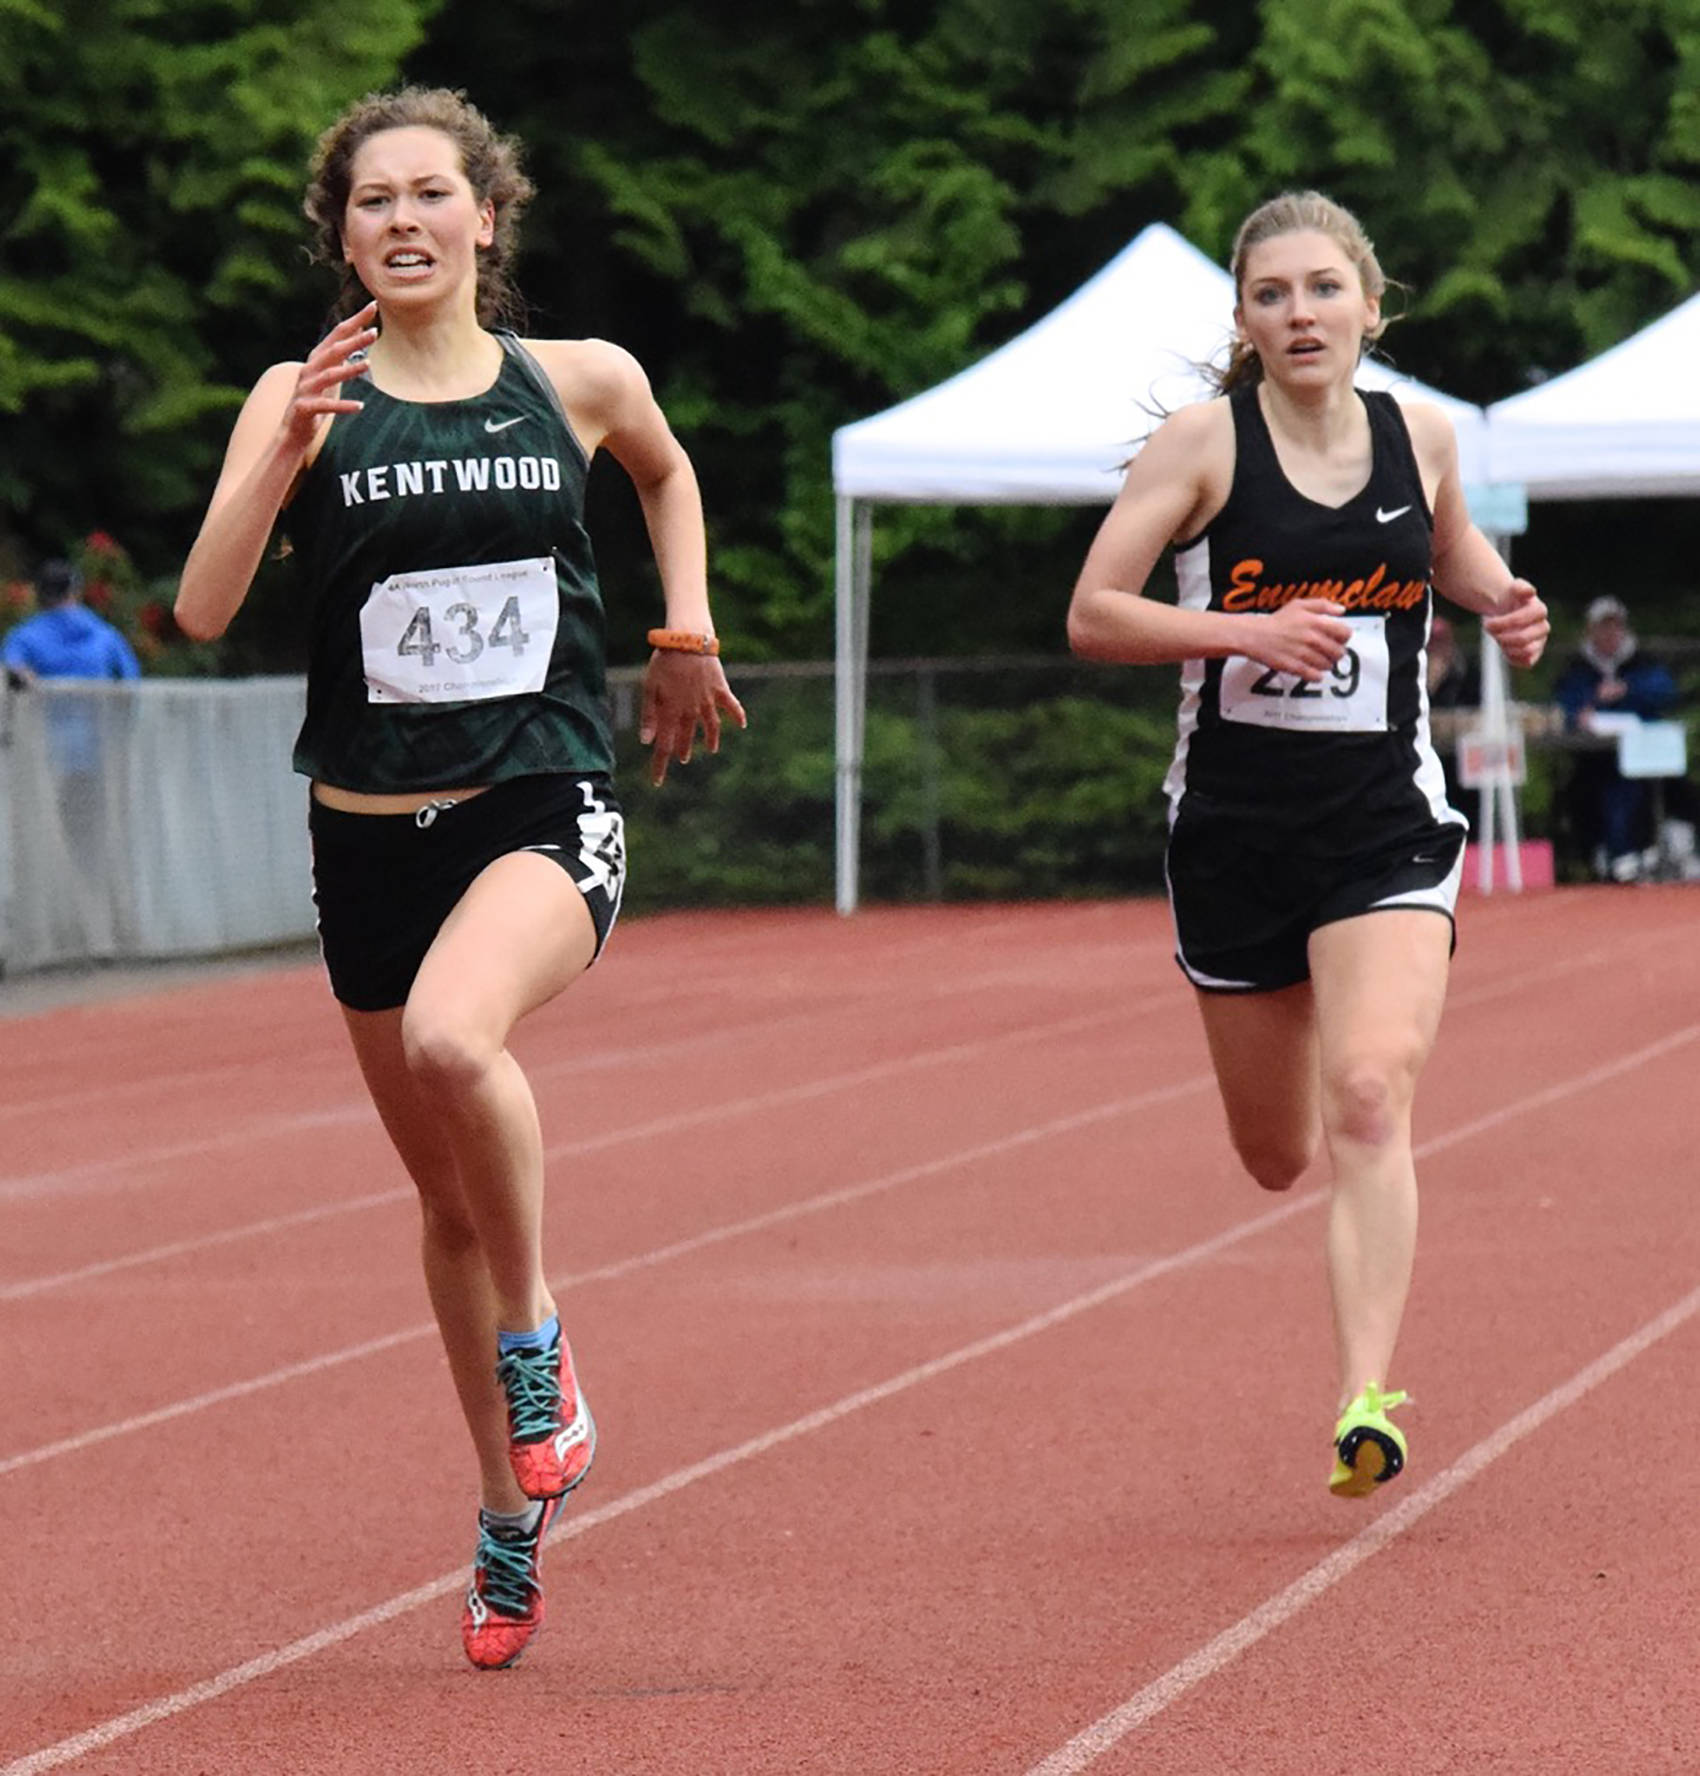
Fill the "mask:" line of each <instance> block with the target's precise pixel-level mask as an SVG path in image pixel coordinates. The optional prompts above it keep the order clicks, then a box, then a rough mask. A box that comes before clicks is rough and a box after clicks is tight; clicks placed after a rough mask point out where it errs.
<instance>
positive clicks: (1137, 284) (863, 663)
mask: <svg viewBox="0 0 1700 1776" xmlns="http://www.w3.org/2000/svg"><path fill="white" fill-rule="evenodd" d="M1233 310H1234V285H1233V279H1232V278H1231V277H1230V276H1229V274H1228V273H1227V272H1226V271H1224V270H1223V269H1222V267H1221V266H1219V265H1217V264H1215V262H1214V261H1212V260H1210V259H1208V258H1206V257H1205V255H1204V254H1202V253H1200V252H1199V251H1198V250H1197V248H1195V247H1193V246H1192V245H1190V244H1189V243H1188V242H1187V241H1185V240H1183V239H1182V238H1181V236H1180V235H1178V234H1176V233H1175V231H1174V230H1173V229H1171V228H1167V227H1165V226H1164V225H1163V224H1161V223H1153V224H1152V225H1151V226H1150V227H1148V228H1146V229H1144V230H1143V231H1142V232H1141V233H1140V234H1139V235H1138V236H1137V237H1136V238H1135V239H1134V241H1133V242H1132V243H1131V244H1130V245H1129V246H1127V247H1125V248H1124V249H1123V250H1122V251H1121V252H1120V253H1119V254H1117V256H1116V257H1115V258H1114V259H1112V260H1111V261H1110V263H1109V264H1108V265H1106V266H1105V267H1104V269H1103V270H1102V271H1100V272H1099V273H1097V275H1096V276H1095V277H1093V278H1091V279H1089V280H1088V281H1087V282H1086V283H1085V284H1083V285H1082V286H1081V287H1080V289H1078V290H1077V291H1076V292H1075V293H1074V294H1073V295H1072V296H1070V297H1069V298H1068V299H1067V300H1066V301H1065V302H1063V303H1061V304H1060V305H1059V306H1058V307H1057V308H1055V309H1053V310H1052V311H1051V313H1050V314H1048V315H1046V316H1045V317H1044V319H1043V320H1040V321H1037V322H1035V323H1034V325H1033V326H1031V327H1029V328H1028V329H1027V331H1026V332H1024V333H1022V334H1020V335H1018V336H1017V337H1016V338H1014V339H1012V340H1011V341H1010V342H1009V343H1008V344H1007V345H1004V346H1001V347H999V349H998V350H996V351H994V352H992V353H991V354H990V355H989V356H987V357H985V358H983V359H981V360H980V362H979V363H977V364H974V365H972V366H970V367H969V368H968V369H967V370H964V371H962V372H961V373H960V374H958V375H956V376H953V377H951V378H950V379H949V380H948V381H945V382H942V383H940V384H939V385H938V386H937V387H936V388H932V389H928V390H927V391H926V392H925V393H923V394H919V395H916V396H915V397H913V399H911V400H908V401H904V402H902V403H901V404H900V405H898V406H896V407H891V408H888V409H887V410H886V411H885V412H883V413H877V414H875V415H873V417H872V418H869V419H864V420H859V421H858V422H856V423H855V424H853V425H848V426H844V427H841V428H840V429H839V430H838V431H837V432H835V433H834V434H833V440H832V478H833V491H834V493H835V495H836V500H837V519H838V552H837V567H836V575H835V578H836V592H837V620H838V631H837V649H836V652H837V715H838V737H837V765H838V776H837V823H838V825H837V838H838V844H837V899H838V910H839V911H840V912H843V913H848V912H853V911H854V910H855V907H856V901H857V872H858V858H859V851H860V827H861V794H862V784H861V777H862V745H863V715H864V708H865V703H866V695H867V653H868V607H869V601H870V597H871V590H872V589H871V586H870V565H871V548H870V544H871V531H872V508H873V507H874V506H875V505H876V504H881V503H886V504H901V503H910V504H927V505H943V504H956V503H961V504H985V505H996V504H1019V505H1098V504H1102V505H1108V504H1109V502H1110V501H1111V500H1112V499H1113V498H1114V497H1115V494H1116V491H1117V489H1118V488H1119V487H1120V485H1121V479H1122V467H1123V465H1124V464H1125V463H1126V461H1127V459H1128V457H1129V456H1130V455H1132V454H1133V453H1134V451H1135V450H1136V449H1137V448H1138V444H1139V441H1140V440H1141V439H1142V438H1143V437H1144V435H1145V434H1146V433H1147V432H1149V431H1150V430H1151V428H1152V426H1153V425H1154V424H1155V422H1156V420H1157V418H1158V417H1160V415H1161V414H1162V413H1163V412H1164V411H1168V410H1172V409H1174V408H1176V407H1180V406H1183V405H1185V404H1186V403H1187V402H1189V401H1194V400H1198V399H1200V398H1202V397H1203V396H1205V395H1207V394H1209V393H1210V392H1211V390H1210V386H1209V384H1208V383H1207V382H1206V380H1205V379H1204V377H1203V376H1202V375H1201V374H1200V372H1199V369H1198V366H1199V365H1201V364H1204V363H1208V362H1210V361H1211V360H1213V359H1217V358H1219V357H1220V355H1221V353H1222V350H1223V348H1224V347H1225V345H1226V344H1227V342H1228V339H1229V337H1230V335H1231V333H1232V331H1233ZM1358 380H1359V382H1360V383H1361V384H1362V385H1363V386H1364V387H1366V388H1382V389H1390V390H1391V391H1392V392H1393V394H1394V395H1395V396H1396V397H1397V398H1399V399H1400V400H1406V399H1409V400H1421V401H1432V402H1434V403H1435V404H1436V405H1438V406H1440V407H1443V408H1445V409H1446V411H1447V412H1448V413H1449V414H1450V415H1451V417H1452V420H1453V423H1454V426H1455V427H1456V430H1457V433H1458V445H1459V457H1460V467H1461V469H1462V472H1463V478H1464V480H1465V482H1466V483H1467V484H1479V483H1484V482H1485V481H1486V480H1487V428H1486V422H1485V419H1484V416H1483V414H1482V411H1481V409H1480V408H1478V407H1474V406H1471V405H1470V404H1469V403H1467V402H1464V401H1459V400H1457V399H1455V398H1454V397H1452V396H1450V395H1445V394H1441V393H1440V392H1439V391H1438V390H1435V389H1431V388H1428V387H1425V386H1424V385H1423V384H1421V383H1419V382H1415V381H1413V380H1411V379H1410V378H1409V377H1401V376H1399V375H1398V374H1397V373H1396V372H1394V371H1392V370H1389V369H1388V368H1387V366H1386V365H1384V364H1379V363H1375V362H1373V361H1372V362H1366V363H1365V364H1364V366H1363V368H1362V370H1361V372H1360V375H1359V378H1358ZM1058 623H1059V626H1060V623H1061V613H1060V611H1059V615H1058Z"/></svg>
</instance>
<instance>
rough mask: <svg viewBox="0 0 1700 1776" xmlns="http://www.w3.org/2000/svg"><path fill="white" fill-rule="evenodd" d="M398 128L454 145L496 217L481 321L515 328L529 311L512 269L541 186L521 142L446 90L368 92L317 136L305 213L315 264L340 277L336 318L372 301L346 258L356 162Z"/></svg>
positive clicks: (482, 266) (482, 286)
mask: <svg viewBox="0 0 1700 1776" xmlns="http://www.w3.org/2000/svg"><path fill="white" fill-rule="evenodd" d="M392 129H434V130H440V131H441V132H442V133H443V134H444V135H445V136H447V137H448V138H449V140H450V141H451V142H453V143H454V145H455V148H456V150H457V152H458V153H459V155H460V165H461V171H462V172H463V173H464V174H465V175H466V180H467V183H468V184H469V185H471V187H472V193H473V196H474V197H475V198H476V199H477V200H478V202H479V203H480V204H481V205H482V204H486V203H488V204H489V205H490V206H491V207H492V209H493V210H494V211H495V217H496V226H495V237H494V239H493V240H492V241H491V243H490V245H489V246H488V247H481V248H480V249H479V253H478V319H479V322H480V324H482V325H484V326H490V325H492V324H493V323H495V322H497V321H508V322H510V323H515V322H517V321H518V320H519V319H520V317H521V315H522V313H523V305H522V303H521V301H520V296H519V292H518V290H517V289H516V288H515V287H514V284H513V281H512V279H511V277H510V275H509V269H508V268H509V266H510V265H511V263H512V261H513V258H514V255H515V253H516V252H517V250H518V244H519V217H520V213H521V211H522V210H523V209H524V208H525V206H526V203H527V202H528V201H529V200H530V198H531V197H532V195H533V193H534V192H535V190H536V187H535V186H533V184H532V183H531V181H530V180H529V179H528V178H527V177H526V176H525V174H524V172H522V171H521V169H520V145H519V142H518V140H517V139H516V138H515V137H512V136H503V135H500V134H498V133H497V131H496V129H495V128H494V126H493V125H492V124H491V122H490V120H489V119H488V118H487V117H486V116H485V115H484V113H483V112H482V111H480V110H479V109H478V108H477V106H475V105H473V104H472V103H471V102H470V101H469V100H468V98H467V96H466V94H465V93H464V92H458V91H453V90H451V89H450V88H448V87H441V86H404V87H400V88H398V89H397V90H396V91H395V92H389V93H368V94H367V95H366V97H365V98H363V99H361V100H360V101H359V102H358V103H357V104H354V105H352V106H350V107H349V109H348V110H347V111H345V112H344V113H343V114H342V116H341V117H339V118H338V119H337V120H336V122H335V123H333V124H332V125H331V126H330V128H329V129H327V130H326V131H325V133H324V134H323V135H322V136H320V138H319V144H318V147H317V149H316V150H315V151H314V154H313V163H312V169H311V177H310V179H309V181H308V185H307V195H306V197H305V199H304V200H303V203H302V206H301V207H302V209H303V210H304V211H305V212H306V215H307V220H308V221H309V222H311V223H312V224H313V244H312V249H311V252H312V257H313V260H314V262H315V263H316V264H320V265H331V266H335V267H336V268H337V270H338V271H339V272H340V274H341V277H342V288H341V290H340V292H339V294H338V300H337V304H336V309H335V313H336V314H337V315H338V317H339V318H340V317H341V316H343V315H350V314H352V313H353V312H354V311H355V310H356V309H357V308H359V307H361V306H362V305H363V304H364V303H365V302H366V300H367V297H366V292H365V290H364V289H362V288H361V285H360V280H359V279H358V278H357V277H356V276H355V275H354V272H353V270H352V269H351V268H350V267H349V266H348V265H347V264H345V263H344V260H343V256H342V221H343V217H344V215H345V214H346V213H347V210H348V194H349V189H350V185H351V183H352V180H351V170H352V167H353V163H354V156H355V155H356V154H357V153H358V152H359V150H360V146H361V144H362V143H363V142H365V141H366V139H367V138H368V137H370V136H375V135H377V134H379V133H380V132H381V131H383V130H392Z"/></svg>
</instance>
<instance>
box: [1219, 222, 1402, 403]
mask: <svg viewBox="0 0 1700 1776" xmlns="http://www.w3.org/2000/svg"><path fill="white" fill-rule="evenodd" d="M1309 233H1316V234H1325V235H1327V236H1328V238H1329V239H1330V240H1332V241H1333V242H1334V244H1335V245H1336V246H1337V247H1339V249H1340V251H1341V252H1342V253H1344V254H1345V255H1346V258H1347V259H1348V260H1349V261H1350V262H1351V264H1352V266H1353V267H1354V268H1355V269H1356V271H1357V274H1358V280H1359V282H1360V283H1362V285H1363V291H1364V294H1365V295H1366V296H1372V297H1380V296H1383V295H1385V294H1386V292H1387V287H1388V280H1387V275H1386V273H1385V272H1383V271H1382V269H1381V261H1380V260H1379V259H1377V258H1376V256H1375V243H1374V242H1373V241H1371V239H1370V238H1369V236H1368V235H1367V234H1365V233H1364V230H1363V224H1362V223H1360V222H1359V221H1358V219H1357V217H1356V216H1354V215H1353V214H1352V212H1351V211H1350V210H1348V209H1347V208H1346V207H1345V205H1343V204H1337V203H1336V202H1335V201H1334V200H1333V198H1331V197H1324V196H1323V195H1322V193H1321V192H1320V191H1284V192H1282V194H1281V195H1280V196H1279V197H1272V198H1270V200H1269V201H1268V203H1265V204H1260V205H1259V206H1258V207H1257V208H1256V209H1255V210H1253V211H1252V213H1251V214H1250V215H1249V216H1247V217H1246V219H1245V220H1244V221H1243V222H1242V223H1241V224H1240V230H1239V233H1238V234H1236V235H1235V236H1234V251H1233V256H1232V257H1231V258H1230V260H1229V262H1228V269H1229V271H1231V272H1232V273H1233V277H1234V295H1235V300H1236V301H1238V300H1240V299H1241V297H1242V296H1243V293H1244V285H1245V262H1246V256H1247V255H1248V254H1249V253H1250V252H1251V249H1252V248H1253V247H1256V246H1261V245H1262V244H1263V242H1264V241H1266V240H1274V239H1275V238H1276V236H1278V235H1283V234H1309ZM1387 321H1388V317H1387V316H1386V315H1383V316H1382V317H1381V318H1380V320H1378V321H1377V323H1376V325H1375V326H1374V327H1373V328H1372V329H1371V330H1370V331H1369V332H1367V333H1366V334H1365V335H1364V344H1365V345H1366V346H1368V345H1369V344H1370V343H1371V342H1372V341H1374V340H1377V339H1379V338H1380V337H1381V335H1382V333H1383V332H1384V331H1385V330H1386V327H1387ZM1212 379H1213V380H1214V381H1215V383H1216V385H1217V388H1218V389H1219V390H1220V392H1221V393H1223V394H1226V393H1227V392H1228V391H1229V390H1230V389H1235V388H1240V387H1242V386H1244V385H1245V384H1247V383H1257V382H1261V381H1262V380H1263V365H1262V363H1261V362H1260V360H1259V359H1258V356H1257V353H1256V352H1255V351H1254V350H1253V349H1252V347H1251V345H1250V344H1249V343H1248V342H1247V341H1246V340H1244V339H1239V338H1236V339H1235V341H1234V343H1233V347H1232V349H1231V350H1230V352H1229V354H1228V363H1227V368H1226V369H1223V370H1217V371H1215V372H1213V374H1212Z"/></svg>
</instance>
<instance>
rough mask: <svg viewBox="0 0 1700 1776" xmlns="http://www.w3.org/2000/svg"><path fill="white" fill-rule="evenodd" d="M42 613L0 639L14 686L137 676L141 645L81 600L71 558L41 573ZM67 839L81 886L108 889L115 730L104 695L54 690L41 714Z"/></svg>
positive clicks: (0, 661)
mask: <svg viewBox="0 0 1700 1776" xmlns="http://www.w3.org/2000/svg"><path fill="white" fill-rule="evenodd" d="M35 601H36V605H37V607H38V608H37V610H36V614H35V615H34V616H33V617H26V618H25V619H24V621H23V622H21V623H19V624H18V625H17V626H16V627H15V628H14V629H12V630H10V631H9V632H8V633H7V635H6V637H5V639H4V640H0V666H3V667H4V669H5V672H6V675H7V676H8V677H9V678H10V679H11V680H12V681H13V683H14V684H22V685H24V686H28V685H30V684H33V683H34V682H35V681H36V680H38V679H58V680H64V681H74V680H100V679H104V680H112V679H129V678H139V677H140V676H141V670H142V669H141V665H140V663H139V662H138V661H137V659H136V655H135V650H134V649H133V648H132V647H131V646H130V644H129V642H127V641H126V640H125V639H124V637H123V636H122V635H121V634H120V633H119V631H118V630H117V629H115V628H114V627H113V626H112V625H111V624H110V623H109V622H107V620H106V619H105V618H104V617H102V616H99V615H97V614H96V613H95V612H94V611H91V610H90V609H89V608H88V607H87V606H86V605H85V604H84V603H83V576H82V575H81V574H80V573H78V571H77V570H76V568H75V567H73V566H72V565H71V563H70V562H69V561H58V560H55V561H45V562H43V563H42V565H41V566H40V567H39V568H37V569H36V574H35ZM42 713H43V715H44V716H45V718H46V719H45V734H46V741H47V753H48V760H49V762H50V764H51V767H52V770H53V777H54V789H55V792H56V795H57V800H58V804H59V818H60V826H61V831H62V833H63V836H64V843H65V845H66V847H67V850H68V853H69V856H70V859H71V862H72V864H73V865H74V867H75V869H76V871H77V874H78V876H79V878H80V883H79V888H80V890H84V891H87V892H90V893H98V892H102V891H103V889H104V885H105V884H106V883H107V880H108V877H109V875H110V860H111V857H112V855H113V845H112V843H111V841H110V828H111V822H112V819H113V809H114V807H115V806H117V805H118V801H119V798H118V795H117V792H116V791H115V790H114V788H113V787H112V785H111V784H109V782H108V780H107V771H106V757H107V752H108V747H107V744H106V742H107V740H108V739H109V738H110V737H111V735H112V731H113V724H112V718H113V716H115V715H116V714H117V713H118V712H116V711H114V710H112V709H110V708H109V707H108V706H107V704H106V699H105V697H104V694H102V693H98V692H96V693H80V692H77V691H75V690H72V691H69V692H67V693H65V694H56V695H54V696H53V697H52V698H51V699H50V700H49V701H48V704H47V707H46V709H45V710H44V711H43V712H42Z"/></svg>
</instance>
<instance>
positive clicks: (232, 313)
mask: <svg viewBox="0 0 1700 1776" xmlns="http://www.w3.org/2000/svg"><path fill="white" fill-rule="evenodd" d="M434 3H435V0H291V4H289V5H287V6H284V5H279V4H277V3H276V0H170V3H168V0H0V230H3V233H0V240H3V243H4V254H5V276H4V278H3V279H0V414H4V415H5V416H6V420H7V423H6V424H5V425H4V427H3V428H0V551H4V552H6V553H9V554H11V555H12V556H13V557H14V565H17V564H18V563H17V559H16V558H18V557H20V556H23V555H33V554H39V553H44V552H49V551H51V552H55V553H59V552H63V551H64V549H65V548H66V547H67V546H69V543H70V541H71V539H73V538H76V537H80V536H83V535H85V534H86V533H88V532H89V531H91V530H102V531H108V532H111V533H112V534H113V535H114V536H116V537H117V538H118V539H119V540H120V542H121V543H123V544H125V545H126V546H128V547H129V548H130V549H131V550H133V551H134V552H135V553H136V554H137V555H138V556H144V557H148V558H150V560H151V561H152V562H153V563H155V564H156V565H157V564H160V563H162V562H164V561H165V560H167V559H169V558H170V557H171V556H172V555H174V554H176V555H178V556H180V553H181V550H182V548H183V547H184V546H185V545H186V543H187V540H188V537H189V536H190V535H192V534H193V528H194V525H195V523H196V522H197V521H198V519H199V516H200V513H201V511H202V510H203V509H204V507H205V503H206V498H207V494H208V493H209V492H210V490H211V485H212V477H213V475H214V473H215V471H216V466H217V461H218V453H219V451H220V450H221V449H222V445H223V440H224V437H225V435H226V433H227V432H228V429H229V424H230V421H231V419H232V418H233V417H234V414H235V409H236V407H237V405H238V404H239V403H240V401H241V398H242V395H243V393H244V392H245V391H246V389H247V388H248V386H249V385H250V384H251V383H252V381H253V379H254V377H255V376H256V375H257V374H258V372H259V370H260V369H261V368H262V367H263V362H262V358H263V357H264V355H265V354H268V353H269V354H270V356H273V357H276V356H283V355H292V354H294V353H297V352H300V351H302V350H303V349H304V347H305V345H306V344H310V343H311V339H312V337H313V330H314V329H315V328H316V327H317V325H318V320H319V315H320V312H321V311H322V309H323V306H324V303H323V299H322V296H319V295H316V294H314V293H313V291H312V285H311V284H310V283H309V282H308V280H307V279H306V278H305V277H304V275H303V269H304V268H303V265H302V259H301V253H300V245H301V242H302V241H303V240H304V239H305V224H304V223H303V222H302V220H301V216H300V194H301V187H302V183H303V173H304V168H305V163H306V159H307V156H308V153H309V151H310V149H311V147H312V143H313V141H314V139H315V136H316V134H317V132H318V131H319V130H320V129H321V128H322V127H323V126H324V124H325V123H326V122H328V121H329V119H330V118H331V117H332V116H333V115H334V114H335V112H336V111H337V110H339V109H340V108H341V107H342V106H343V105H344V104H346V103H347V102H348V101H349V100H350V99H351V98H354V97H356V96H358V95H359V94H360V93H361V92H362V91H364V90H366V89H367V88H368V87H369V86H372V85H379V84H382V83H384V82H385V81H387V80H389V79H390V78H391V77H392V76H393V73H394V70H395V68H396V66H397V63H398V62H399V60H400V58H401V57H402V56H403V55H404V54H405V53H406V52H407V50H409V49H410V48H412V47H413V45H414V44H415V43H417V42H418V40H419V37H420V35H421V32H422V29H423V25H424V21H425V19H426V17H427V16H428V15H429V13H430V11H431V10H432V7H433V5H434Z"/></svg>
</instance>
